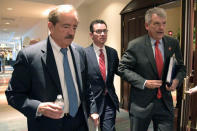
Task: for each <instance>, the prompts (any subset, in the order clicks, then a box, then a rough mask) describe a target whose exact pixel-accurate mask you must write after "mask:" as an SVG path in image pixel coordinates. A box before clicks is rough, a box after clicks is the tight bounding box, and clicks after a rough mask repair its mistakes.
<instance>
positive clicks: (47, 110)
mask: <svg viewBox="0 0 197 131" xmlns="http://www.w3.org/2000/svg"><path fill="white" fill-rule="evenodd" d="M38 112H39V113H41V114H42V115H44V116H46V117H49V118H52V119H60V118H62V114H63V109H62V107H60V106H58V105H56V104H54V103H52V102H45V103H41V104H40V105H39V106H38Z"/></svg>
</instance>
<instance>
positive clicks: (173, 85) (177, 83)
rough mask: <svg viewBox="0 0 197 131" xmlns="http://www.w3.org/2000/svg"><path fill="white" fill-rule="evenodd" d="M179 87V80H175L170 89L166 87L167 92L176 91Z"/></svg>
mask: <svg viewBox="0 0 197 131" xmlns="http://www.w3.org/2000/svg"><path fill="white" fill-rule="evenodd" d="M178 85H179V80H177V79H174V80H173V81H172V85H171V86H170V87H169V86H167V85H166V90H168V91H174V90H176V88H177V86H178Z"/></svg>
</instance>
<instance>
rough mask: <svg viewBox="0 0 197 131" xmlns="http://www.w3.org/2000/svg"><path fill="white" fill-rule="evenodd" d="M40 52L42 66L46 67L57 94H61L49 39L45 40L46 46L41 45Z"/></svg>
mask: <svg viewBox="0 0 197 131" xmlns="http://www.w3.org/2000/svg"><path fill="white" fill-rule="evenodd" d="M44 45H45V46H44ZM42 52H43V55H42V58H41V59H42V61H43V64H44V65H45V67H46V71H47V72H48V74H49V75H50V76H51V78H52V81H54V83H55V85H56V86H57V88H58V90H59V92H62V90H61V85H60V79H59V75H58V71H57V66H56V62H55V58H54V55H53V50H52V47H51V43H50V41H49V38H48V39H47V45H46V44H43V49H42Z"/></svg>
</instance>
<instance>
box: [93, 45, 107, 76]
mask: <svg viewBox="0 0 197 131" xmlns="http://www.w3.org/2000/svg"><path fill="white" fill-rule="evenodd" d="M93 48H94V52H95V53H96V58H97V62H98V65H99V55H100V49H103V54H104V56H105V72H106V78H107V64H108V63H107V53H106V49H105V46H103V47H102V48H100V47H98V46H97V45H96V44H94V43H93Z"/></svg>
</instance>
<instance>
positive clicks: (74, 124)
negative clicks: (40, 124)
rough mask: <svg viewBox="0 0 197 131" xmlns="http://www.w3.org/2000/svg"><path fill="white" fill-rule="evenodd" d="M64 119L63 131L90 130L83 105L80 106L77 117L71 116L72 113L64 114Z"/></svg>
mask: <svg viewBox="0 0 197 131" xmlns="http://www.w3.org/2000/svg"><path fill="white" fill-rule="evenodd" d="M62 120H63V122H62V123H63V130H62V131H88V127H87V123H86V120H85V116H84V113H83V110H82V106H80V107H79V110H78V113H77V115H76V116H75V117H71V116H70V115H67V116H64V117H63V118H62Z"/></svg>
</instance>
